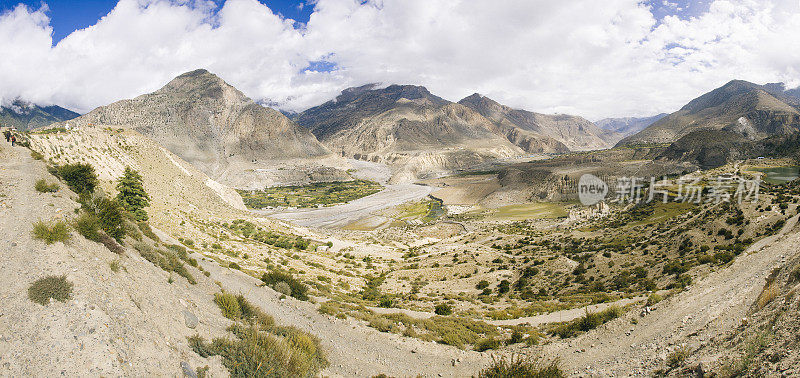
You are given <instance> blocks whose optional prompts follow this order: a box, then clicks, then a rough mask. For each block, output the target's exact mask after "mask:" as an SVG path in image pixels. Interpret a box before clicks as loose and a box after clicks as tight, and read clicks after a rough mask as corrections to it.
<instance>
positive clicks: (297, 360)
mask: <svg viewBox="0 0 800 378" xmlns="http://www.w3.org/2000/svg"><path fill="white" fill-rule="evenodd" d="M214 302H215V303H216V304H217V305H218V306H219V307H220V310H222V313H223V315H225V317H227V318H229V319H231V320H234V321H236V322H237V323H236V324H234V325H232V326H231V327H229V328H228V330H229V331H230V332H231V333H232V334H233V335H234V336H235V338H232V339H231V338H215V339H214V340H212V341H211V342H210V343H207V342H206V341H205V340H204V339H203V338H202V337H200V336H192V337H190V338H189V346H191V348H192V349H193V350H194V351H195V352H196V353H197V354H199V355H200V356H201V357H209V356H214V355H220V356H222V364H223V365H224V366H225V367H226V368H227V369H228V372H229V373H230V375H231V376H232V377H313V376H315V375H317V373H319V371H320V370H322V369H323V368H324V367H325V366H326V365H327V364H328V362H327V360H326V358H325V355H324V353H323V352H322V349H321V348H320V345H319V340H318V339H317V338H316V337H314V336H311V335H309V334H308V333H305V332H303V331H300V330H299V329H297V328H295V327H284V326H276V325H275V322H274V320H273V319H272V317H271V316H269V315H267V314H265V313H264V312H263V311H261V309H259V308H258V307H256V306H254V305H252V304H251V303H250V302H248V301H247V300H246V299H245V298H244V296H242V295H233V294H228V293H221V294H217V295H215V296H214Z"/></svg>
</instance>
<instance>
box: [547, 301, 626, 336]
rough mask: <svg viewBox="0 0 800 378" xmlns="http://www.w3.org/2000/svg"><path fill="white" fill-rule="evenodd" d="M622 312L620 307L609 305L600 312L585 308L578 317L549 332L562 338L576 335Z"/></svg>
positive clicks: (614, 317)
mask: <svg viewBox="0 0 800 378" xmlns="http://www.w3.org/2000/svg"><path fill="white" fill-rule="evenodd" d="M622 312H623V311H622V309H621V308H619V307H617V306H611V307H609V308H607V309H605V310H603V311H600V312H591V311H588V310H587V311H586V313H585V314H584V315H583V316H582V317H580V318H578V319H575V320H571V321H569V322H565V323H561V324H558V325H556V326H555V327H554V328H552V329H551V330H550V333H551V334H554V335H558V337H560V338H562V339H566V338H568V337H573V336H577V335H579V334H581V333H583V332H588V331H591V330H593V329H595V328H597V327H599V326H600V325H601V324H604V323H606V322H608V321H611V320H613V319H616V318H618V317H619V316H620V315H622Z"/></svg>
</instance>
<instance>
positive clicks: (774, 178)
mask: <svg viewBox="0 0 800 378" xmlns="http://www.w3.org/2000/svg"><path fill="white" fill-rule="evenodd" d="M751 170H753V171H756V172H762V173H764V176H762V177H761V179H762V180H764V182H766V183H769V184H783V183H787V182H789V181H792V180H794V179H796V178H798V177H800V167H772V168H752V169H751Z"/></svg>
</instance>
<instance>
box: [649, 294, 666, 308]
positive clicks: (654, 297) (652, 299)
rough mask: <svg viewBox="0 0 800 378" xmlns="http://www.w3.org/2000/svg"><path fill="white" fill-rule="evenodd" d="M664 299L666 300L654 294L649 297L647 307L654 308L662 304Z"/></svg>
mask: <svg viewBox="0 0 800 378" xmlns="http://www.w3.org/2000/svg"><path fill="white" fill-rule="evenodd" d="M663 299H664V298H662V297H661V296H660V295H658V294H656V293H652V294H650V296H649V297H647V305H648V306H652V305H654V304H656V303H658V302H661V301H662V300H663Z"/></svg>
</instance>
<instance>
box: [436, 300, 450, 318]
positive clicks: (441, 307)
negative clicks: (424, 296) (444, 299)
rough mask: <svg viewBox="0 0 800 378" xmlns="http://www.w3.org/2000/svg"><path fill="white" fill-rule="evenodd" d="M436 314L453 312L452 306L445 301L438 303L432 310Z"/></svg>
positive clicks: (445, 314) (443, 314) (444, 314)
mask: <svg viewBox="0 0 800 378" xmlns="http://www.w3.org/2000/svg"><path fill="white" fill-rule="evenodd" d="M433 312H434V313H436V315H442V316H447V315H450V314H452V313H453V308H452V307H450V305H448V304H446V303H442V304H438V305H436V307H435V308H434V310H433Z"/></svg>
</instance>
